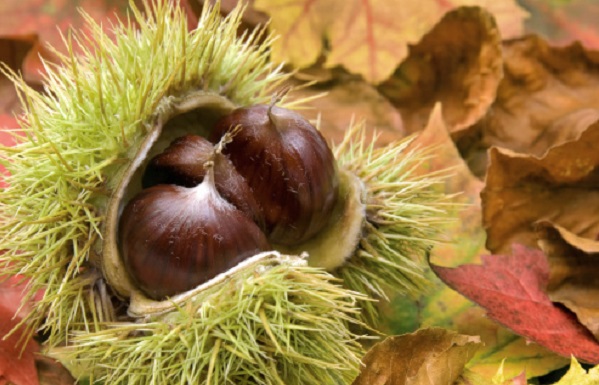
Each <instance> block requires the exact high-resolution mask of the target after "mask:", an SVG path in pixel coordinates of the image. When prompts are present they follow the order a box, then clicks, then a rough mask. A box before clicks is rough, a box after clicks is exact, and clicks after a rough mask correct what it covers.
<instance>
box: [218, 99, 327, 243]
mask: <svg viewBox="0 0 599 385" xmlns="http://www.w3.org/2000/svg"><path fill="white" fill-rule="evenodd" d="M237 126H240V127H241V130H239V132H238V133H237V134H236V135H235V137H234V138H233V140H232V141H231V143H229V144H227V146H226V147H225V149H224V153H226V154H227V155H228V157H229V158H230V159H231V161H232V162H233V164H234V165H235V168H236V169H237V171H238V172H239V173H240V174H241V175H242V176H243V177H244V178H245V180H246V181H247V182H248V184H249V186H250V188H251V189H252V191H253V193H254V197H255V198H256V201H257V202H258V204H259V205H260V207H261V208H262V210H263V213H264V218H265V222H266V233H267V236H268V238H269V240H270V241H271V242H272V243H276V244H281V245H297V244H300V243H302V242H304V241H307V240H309V239H310V238H312V237H313V236H314V235H315V234H317V233H318V232H319V231H320V230H322V229H323V228H324V227H325V226H326V225H327V221H328V219H329V217H330V215H331V213H332V211H333V209H334V206H335V203H336V200H337V195H338V183H339V182H338V177H337V170H336V163H335V159H334V156H333V154H332V152H331V150H330V148H329V147H328V145H327V143H326V140H325V139H324V138H323V136H322V135H321V134H320V132H318V130H317V129H316V128H315V127H314V126H312V125H311V124H310V123H309V122H308V121H307V120H306V119H305V118H304V117H302V116H301V115H300V114H298V113H296V112H294V111H290V110H288V109H285V108H280V107H277V106H267V105H256V106H251V107H247V108H240V109H237V110H235V111H233V112H232V113H231V114H229V115H227V116H225V117H223V118H222V119H221V120H219V121H218V122H217V123H216V125H215V127H214V129H213V131H212V134H211V136H210V140H211V141H212V142H217V141H218V140H220V138H221V137H222V136H223V135H224V134H225V133H226V132H228V131H229V130H230V129H231V128H234V127H237Z"/></svg>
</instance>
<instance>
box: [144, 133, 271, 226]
mask: <svg viewBox="0 0 599 385" xmlns="http://www.w3.org/2000/svg"><path fill="white" fill-rule="evenodd" d="M208 160H212V162H213V163H214V182H215V184H216V189H217V190H218V192H219V193H220V195H221V196H222V197H223V198H224V199H225V200H227V201H228V202H230V203H232V204H233V205H234V206H235V207H236V208H237V209H239V210H241V211H242V212H243V213H245V214H246V215H247V216H248V217H250V218H251V219H252V220H253V221H254V222H256V224H258V226H260V228H264V216H263V214H262V211H261V209H260V206H259V205H258V203H257V202H256V199H255V198H254V195H253V194H252V191H251V189H250V187H249V185H248V184H247V182H246V180H245V179H244V178H243V176H241V174H239V173H238V172H237V170H236V169H235V166H234V165H233V163H232V162H231V161H230V160H229V159H228V158H227V157H226V156H225V155H223V154H221V153H218V152H215V146H214V145H213V144H212V143H211V142H210V141H208V140H207V139H205V138H203V137H201V136H199V135H192V134H189V135H185V136H182V137H179V138H176V139H175V140H173V141H172V142H171V144H170V145H169V146H168V147H167V148H166V149H165V150H164V151H162V152H161V153H160V154H158V155H156V156H154V157H153V158H152V159H151V160H150V162H149V163H148V166H147V167H146V170H145V172H144V174H143V177H142V187H143V188H148V187H152V186H155V185H159V184H175V185H178V186H185V187H194V186H197V185H198V184H200V183H201V182H202V181H203V180H204V177H205V176H206V168H205V167H204V164H205V163H206V162H207V161H208Z"/></svg>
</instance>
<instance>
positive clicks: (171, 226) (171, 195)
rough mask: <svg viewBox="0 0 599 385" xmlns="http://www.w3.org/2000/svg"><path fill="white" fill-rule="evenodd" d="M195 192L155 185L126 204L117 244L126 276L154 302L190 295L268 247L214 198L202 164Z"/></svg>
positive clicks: (225, 204)
mask: <svg viewBox="0 0 599 385" xmlns="http://www.w3.org/2000/svg"><path fill="white" fill-rule="evenodd" d="M206 167H207V172H206V175H205V177H204V180H203V181H202V183H200V184H199V185H197V186H195V187H191V188H189V187H183V186H176V185H164V184H163V185H157V186H153V187H150V188H148V189H145V190H142V191H141V192H140V193H139V194H137V195H136V196H135V197H133V199H131V201H129V203H128V204H127V205H126V207H125V209H124V211H123V213H122V216H121V218H120V222H119V244H120V249H121V252H122V256H123V260H124V263H125V266H126V268H127V270H128V271H129V274H130V275H131V277H132V278H133V280H134V281H135V282H136V283H137V285H138V288H139V289H140V290H141V291H143V292H144V293H145V294H146V295H147V296H149V297H150V298H153V299H157V300H160V299H164V298H165V297H169V296H173V295H175V294H178V293H182V292H184V291H187V290H190V289H192V288H194V287H196V286H198V285H199V284H201V283H204V282H206V281H207V280H209V279H211V278H213V277H215V276H217V275H218V274H219V273H222V272H225V271H227V270H228V269H230V268H232V267H234V266H235V265H237V264H238V263H239V262H241V261H243V260H244V259H246V258H248V257H251V256H253V255H255V254H257V253H259V252H262V251H267V250H270V249H271V247H270V245H269V243H268V241H267V239H266V236H265V235H264V234H263V233H262V231H261V230H260V228H259V227H258V226H257V225H256V224H255V223H254V222H253V221H252V220H251V219H250V218H248V217H247V216H246V215H245V214H243V213H242V212H241V211H240V210H238V209H237V208H235V206H233V205H232V204H231V203H229V202H227V201H226V200H225V199H224V198H223V197H221V196H220V194H219V193H218V191H217V189H216V186H215V182H214V166H213V164H212V162H208V163H207V166H206Z"/></svg>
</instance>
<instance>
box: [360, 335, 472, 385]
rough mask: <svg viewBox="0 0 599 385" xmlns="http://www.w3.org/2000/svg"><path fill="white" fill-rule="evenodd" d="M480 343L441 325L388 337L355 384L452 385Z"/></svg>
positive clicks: (375, 349)
mask: <svg viewBox="0 0 599 385" xmlns="http://www.w3.org/2000/svg"><path fill="white" fill-rule="evenodd" d="M480 345H481V344H480V339H479V338H478V337H476V336H466V335H461V334H457V333H455V332H452V331H449V330H445V329H441V328H430V329H421V330H418V331H416V332H415V333H412V334H405V335H401V336H393V337H388V338H386V339H385V340H384V341H382V342H379V343H378V344H376V345H375V346H373V347H372V348H371V349H370V350H369V351H368V353H366V356H364V358H363V360H362V362H363V364H364V367H363V368H362V371H361V372H360V375H359V376H358V378H356V380H355V381H354V383H353V385H378V384H380V385H383V384H384V385H451V384H453V383H454V381H456V379H457V378H458V377H459V375H460V373H461V372H462V370H463V369H464V366H465V365H466V363H468V361H469V360H470V358H472V356H473V355H474V353H475V352H476V350H477V349H478V348H479V347H480Z"/></svg>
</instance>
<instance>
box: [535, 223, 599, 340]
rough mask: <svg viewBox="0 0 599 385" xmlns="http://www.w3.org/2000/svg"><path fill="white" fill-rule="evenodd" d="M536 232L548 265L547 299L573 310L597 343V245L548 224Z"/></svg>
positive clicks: (598, 245) (541, 225)
mask: <svg viewBox="0 0 599 385" xmlns="http://www.w3.org/2000/svg"><path fill="white" fill-rule="evenodd" d="M538 233H539V238H540V242H539V243H540V245H541V247H542V249H543V251H544V252H545V254H546V255H547V258H548V261H549V266H550V272H551V274H550V276H549V285H548V287H547V293H548V294H549V298H551V300H553V301H554V302H560V303H562V304H563V305H565V306H566V307H567V308H568V309H570V310H572V311H573V312H574V313H575V314H576V316H577V317H578V320H579V321H580V322H581V323H582V324H583V325H585V326H586V327H587V328H588V329H589V330H590V331H591V333H593V335H594V336H595V338H596V339H598V340H599V303H598V302H597V298H599V281H597V277H599V242H598V241H597V240H596V238H595V237H593V238H592V239H589V238H582V237H579V236H577V235H576V234H573V233H571V232H570V231H568V230H566V229H565V228H563V227H561V226H558V225H554V224H552V223H549V222H543V223H541V224H539V227H538Z"/></svg>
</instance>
